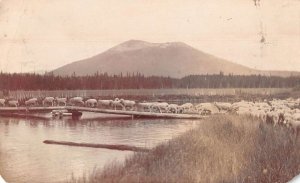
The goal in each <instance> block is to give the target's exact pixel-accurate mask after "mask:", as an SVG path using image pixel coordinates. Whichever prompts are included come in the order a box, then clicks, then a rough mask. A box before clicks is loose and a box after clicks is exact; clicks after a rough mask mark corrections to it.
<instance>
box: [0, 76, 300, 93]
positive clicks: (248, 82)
mask: <svg viewBox="0 0 300 183" xmlns="http://www.w3.org/2000/svg"><path fill="white" fill-rule="evenodd" d="M299 85H300V77H299V76H290V77H286V78H284V77H277V76H262V75H251V76H242V75H224V74H222V73H220V74H214V75H190V76H187V77H183V78H181V79H176V78H170V77H159V76H147V77H146V76H144V75H142V74H140V73H134V74H128V73H127V74H126V75H123V74H119V75H108V74H106V73H104V74H95V75H92V76H75V75H73V76H64V77H63V76H54V75H51V74H45V75H39V74H28V73H27V74H23V73H22V74H16V73H14V74H9V73H0V90H75V89H159V88H287V87H289V88H290V87H295V86H299Z"/></svg>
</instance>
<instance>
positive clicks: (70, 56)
mask: <svg viewBox="0 0 300 183" xmlns="http://www.w3.org/2000/svg"><path fill="white" fill-rule="evenodd" d="M260 4H261V6H260V7H256V6H254V1H253V0H0V70H2V71H8V72H20V71H22V72H25V71H33V70H36V71H38V70H51V69H55V68H57V67H59V66H62V65H65V64H67V63H70V62H73V61H77V60H79V59H83V58H87V57H90V56H93V55H95V54H98V53H101V52H103V51H105V50H107V49H109V48H110V47H112V46H115V45H117V44H119V43H121V42H124V41H127V40H130V39H138V40H144V41H149V42H158V43H159V42H173V41H181V42H185V43H187V44H189V45H191V46H193V47H195V48H197V49H199V50H202V51H205V52H207V53H210V54H213V55H215V56H218V57H222V58H225V59H228V60H230V61H232V62H236V63H240V64H243V65H246V66H250V67H252V68H257V69H274V70H297V71H300V51H299V50H300V0H260ZM262 33H263V35H264V37H265V40H266V41H265V43H261V42H260V40H261V36H262Z"/></svg>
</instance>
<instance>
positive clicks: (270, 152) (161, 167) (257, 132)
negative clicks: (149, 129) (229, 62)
mask: <svg viewBox="0 0 300 183" xmlns="http://www.w3.org/2000/svg"><path fill="white" fill-rule="evenodd" d="M299 141H300V140H299V139H298V141H297V140H295V138H294V136H293V135H292V134H291V133H290V132H289V131H288V130H287V129H285V128H280V127H272V126H267V125H265V124H263V123H260V122H258V120H257V119H255V118H251V117H245V116H242V117H239V116H230V115H226V116H225V115H220V116H213V117H210V118H209V119H207V120H206V121H204V122H203V124H201V126H200V127H199V128H196V129H193V130H190V131H188V132H186V133H185V134H184V135H182V136H180V137H178V138H175V139H172V140H170V141H169V142H168V143H164V144H161V145H159V146H157V147H156V148H154V149H153V150H152V151H151V152H149V153H136V154H134V155H133V156H131V157H129V158H128V159H127V160H126V161H125V162H124V163H122V164H120V163H117V162H116V163H112V164H109V165H107V166H106V167H105V168H104V169H103V170H101V171H100V170H99V171H94V173H92V174H91V175H89V176H87V177H84V178H81V179H74V180H71V182H110V183H111V182H203V183H209V182H212V183H215V182H216V183H219V182H228V183H229V182H230V183H231V182H237V183H240V182H272V183H273V182H287V181H288V180H291V179H292V178H293V177H294V176H296V175H297V174H299V173H300V143H299Z"/></svg>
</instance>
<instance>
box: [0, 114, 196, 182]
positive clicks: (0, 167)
mask: <svg viewBox="0 0 300 183" xmlns="http://www.w3.org/2000/svg"><path fill="white" fill-rule="evenodd" d="M85 115H86V116H88V115H87V114H85ZM89 115H90V114H89ZM198 124H199V121H191V120H174V119H173V120H172V119H168V120H161V119H160V120H158V119H155V120H154V119H151V120H148V119H139V120H131V119H111V120H104V119H97V120H96V119H89V120H80V121H73V120H71V119H63V120H58V119H53V120H37V119H34V120H33V119H30V120H29V119H16V118H1V119H0V174H1V175H2V176H3V177H4V179H6V181H8V182H9V183H14V182H39V183H42V182H59V181H64V180H69V179H70V178H71V176H72V174H73V176H74V177H81V176H83V175H84V174H89V172H92V171H93V170H94V169H95V168H102V167H103V166H104V165H105V164H107V163H109V162H112V161H120V162H122V161H124V159H125V158H126V157H127V156H129V155H131V154H133V153H132V152H130V151H117V150H107V149H95V148H86V147H70V146H61V145H47V144H44V143H43V141H44V140H46V139H48V140H61V141H73V142H86V143H102V144H127V145H134V146H141V147H148V148H151V147H154V146H156V145H158V144H159V143H162V142H164V141H167V140H169V139H171V138H173V137H176V136H178V135H180V134H182V133H183V132H185V131H186V130H188V129H191V128H194V127H196V126H197V125H198Z"/></svg>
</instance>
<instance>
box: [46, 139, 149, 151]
mask: <svg viewBox="0 0 300 183" xmlns="http://www.w3.org/2000/svg"><path fill="white" fill-rule="evenodd" d="M43 142H44V143H45V144H57V145H67V146H79V147H91V148H104V149H113V150H119V151H135V152H149V151H150V149H147V148H142V147H136V146H129V145H110V144H91V143H76V142H67V141H55V140H44V141H43Z"/></svg>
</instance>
